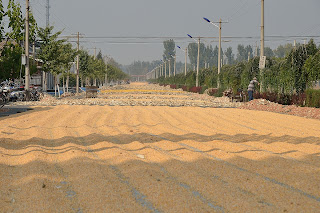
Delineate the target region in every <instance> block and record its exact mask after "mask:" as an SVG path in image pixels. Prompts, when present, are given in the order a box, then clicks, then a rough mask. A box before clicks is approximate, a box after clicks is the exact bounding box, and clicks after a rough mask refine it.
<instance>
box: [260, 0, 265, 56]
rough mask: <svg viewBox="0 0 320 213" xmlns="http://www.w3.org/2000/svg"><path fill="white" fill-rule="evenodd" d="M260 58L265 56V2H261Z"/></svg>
mask: <svg viewBox="0 0 320 213" xmlns="http://www.w3.org/2000/svg"><path fill="white" fill-rule="evenodd" d="M260 56H264V0H261V50H260Z"/></svg>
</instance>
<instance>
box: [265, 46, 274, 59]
mask: <svg viewBox="0 0 320 213" xmlns="http://www.w3.org/2000/svg"><path fill="white" fill-rule="evenodd" d="M264 55H265V56H267V57H269V58H272V57H273V56H274V52H273V50H272V49H271V48H270V47H265V48H264Z"/></svg>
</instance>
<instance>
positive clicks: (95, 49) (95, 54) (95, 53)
mask: <svg viewBox="0 0 320 213" xmlns="http://www.w3.org/2000/svg"><path fill="white" fill-rule="evenodd" d="M96 58H97V48H96V47H94V60H96Z"/></svg>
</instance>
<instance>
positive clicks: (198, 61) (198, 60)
mask: <svg viewBox="0 0 320 213" xmlns="http://www.w3.org/2000/svg"><path fill="white" fill-rule="evenodd" d="M199 65H200V37H199V40H198V59H197V77H196V87H199Z"/></svg>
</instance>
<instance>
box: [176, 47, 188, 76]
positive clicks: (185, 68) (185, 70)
mask: <svg viewBox="0 0 320 213" xmlns="http://www.w3.org/2000/svg"><path fill="white" fill-rule="evenodd" d="M177 47H178V48H179V49H180V50H182V51H183V52H185V54H186V56H185V64H184V75H185V76H186V75H187V57H188V48H187V47H186V50H183V49H182V48H181V47H180V46H177Z"/></svg>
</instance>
